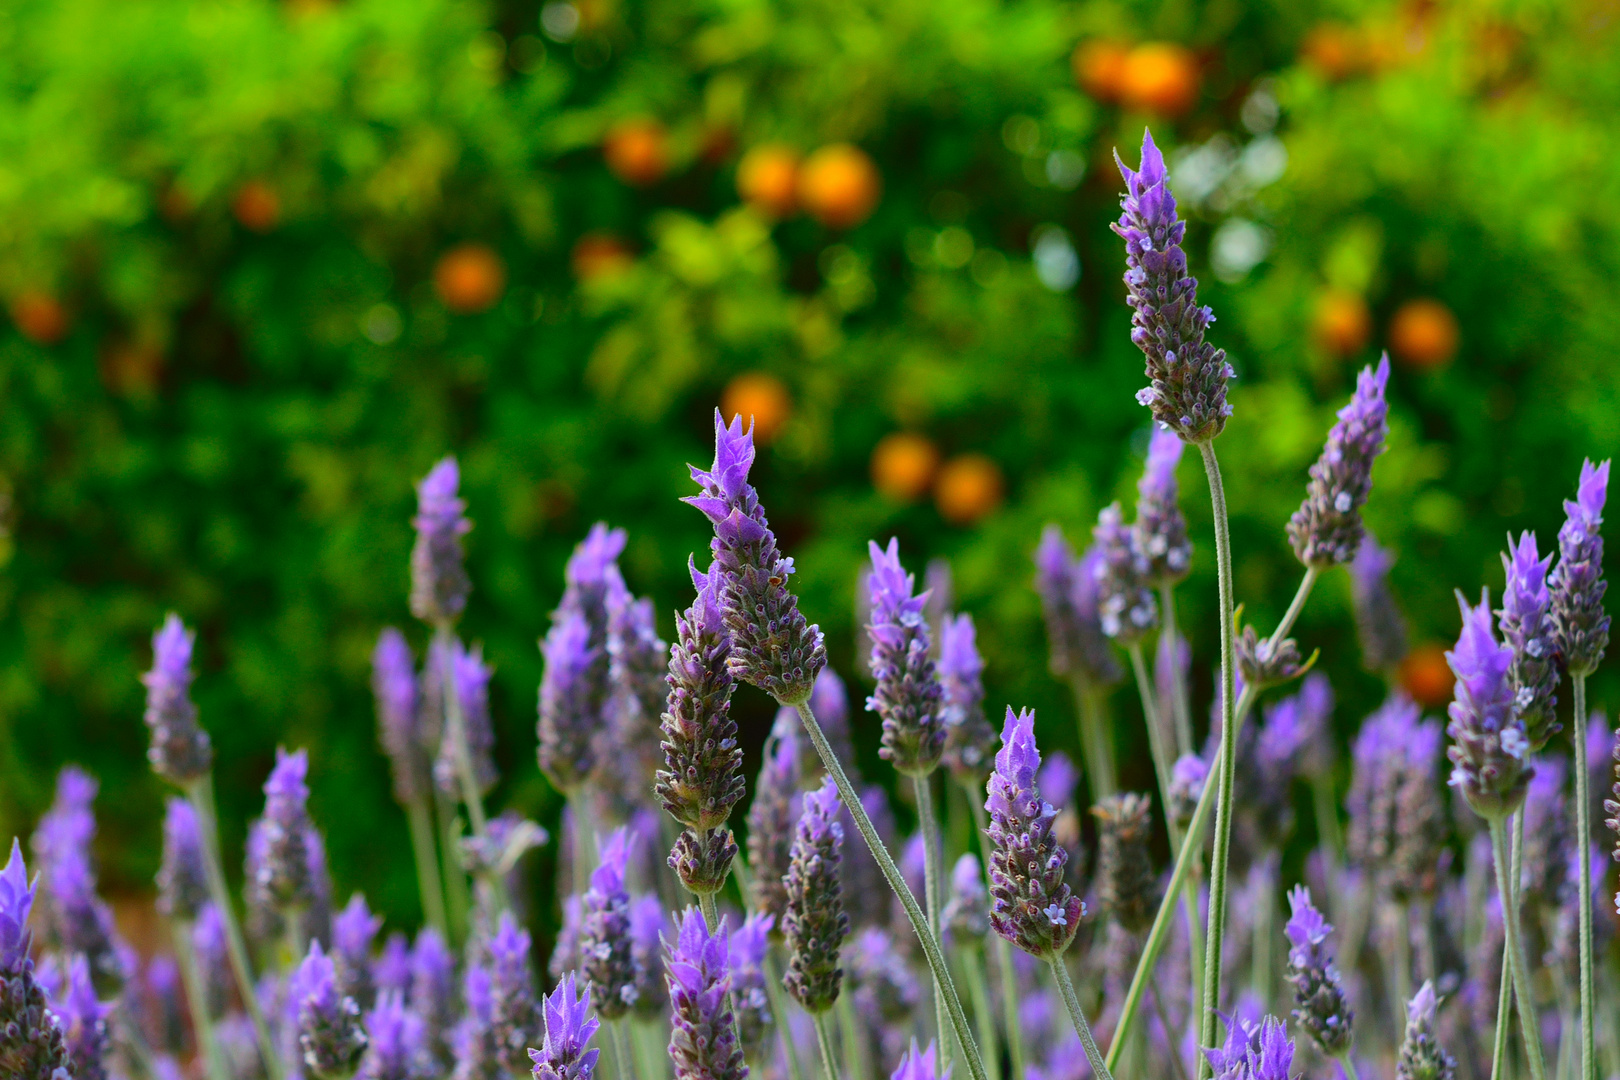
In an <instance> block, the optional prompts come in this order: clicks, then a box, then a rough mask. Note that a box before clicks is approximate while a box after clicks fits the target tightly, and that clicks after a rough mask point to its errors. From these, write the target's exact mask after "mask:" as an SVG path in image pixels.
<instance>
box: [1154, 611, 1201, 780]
mask: <svg viewBox="0 0 1620 1080" xmlns="http://www.w3.org/2000/svg"><path fill="white" fill-rule="evenodd" d="M1159 608H1160V612H1159V617H1160V619H1162V620H1163V622H1162V624H1161V625H1162V626H1163V630H1162V631H1161V632H1162V633H1163V634H1164V636H1165V640H1166V642H1167V646H1166V649H1165V651H1166V652H1168V653H1169V654H1170V656H1169V660H1170V717H1171V719H1172V720H1173V721H1174V724H1175V731H1176V755H1177V756H1178V757H1179V756H1180V755H1182V754H1190V753H1192V750H1193V739H1192V709H1191V708H1190V707H1189V706H1188V704H1187V680H1186V679H1185V678H1184V677H1183V676H1182V673H1181V657H1179V656H1177V655H1176V653H1177V651H1178V649H1179V648H1180V647H1179V646H1178V645H1177V644H1176V639H1177V638H1178V637H1179V636H1180V628H1179V627H1177V626H1176V587H1175V586H1174V585H1171V584H1170V583H1169V582H1165V583H1164V584H1163V585H1160V586H1159Z"/></svg>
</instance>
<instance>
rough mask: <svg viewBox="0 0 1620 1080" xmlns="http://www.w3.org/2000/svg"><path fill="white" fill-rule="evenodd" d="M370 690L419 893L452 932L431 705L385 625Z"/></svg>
mask: <svg viewBox="0 0 1620 1080" xmlns="http://www.w3.org/2000/svg"><path fill="white" fill-rule="evenodd" d="M371 690H372V694H373V695H374V696H375V698H376V701H377V734H378V740H379V741H380V742H381V743H382V746H383V749H384V750H385V751H386V752H387V754H388V757H389V761H390V763H391V765H392V766H393V776H394V798H395V799H396V800H398V802H399V804H400V805H401V806H402V807H404V808H405V815H406V819H407V821H408V822H409V824H410V830H411V854H412V856H413V858H414V860H415V862H416V884H417V891H418V893H419V894H420V895H421V898H422V912H423V914H424V915H425V916H426V917H427V920H428V922H429V923H430V924H431V925H432V926H434V927H436V928H437V929H438V931H439V932H440V933H441V934H443V933H447V932H448V924H447V923H446V922H445V911H444V883H443V881H442V880H441V879H440V877H439V854H438V850H437V847H436V844H435V841H434V838H433V810H432V800H433V786H432V768H431V766H430V764H429V761H428V747H429V746H430V745H431V742H432V740H431V739H430V732H429V731H428V730H427V729H428V724H427V719H428V705H427V703H426V702H425V701H423V694H422V692H421V687H420V686H419V684H418V682H417V678H416V661H415V658H414V657H412V655H411V647H410V646H409V645H408V644H406V642H405V635H404V634H401V633H400V632H399V631H398V630H397V629H395V628H394V627H392V626H390V627H386V628H385V629H384V630H383V631H382V633H381V634H379V635H378V637H377V646H376V648H375V649H373V650H372V653H371Z"/></svg>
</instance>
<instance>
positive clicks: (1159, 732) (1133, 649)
mask: <svg viewBox="0 0 1620 1080" xmlns="http://www.w3.org/2000/svg"><path fill="white" fill-rule="evenodd" d="M1130 654H1131V670H1132V671H1134V672H1135V673H1136V692H1137V694H1138V695H1140V696H1141V698H1142V719H1143V720H1144V721H1145V722H1146V724H1147V734H1148V752H1149V753H1150V754H1151V755H1152V756H1153V773H1154V775H1155V776H1156V777H1157V778H1158V781H1159V805H1160V807H1161V808H1162V809H1163V811H1164V828H1165V831H1166V832H1167V833H1169V834H1170V857H1171V858H1175V856H1176V855H1177V853H1179V852H1180V851H1181V830H1180V829H1179V828H1177V826H1176V823H1175V821H1174V820H1172V819H1171V817H1170V764H1171V763H1170V761H1169V760H1168V757H1169V748H1168V747H1166V746H1165V745H1164V730H1163V729H1162V728H1161V727H1160V726H1159V708H1158V705H1157V704H1156V703H1155V701H1154V695H1153V683H1152V681H1151V680H1150V679H1149V678H1148V670H1147V661H1146V660H1144V659H1143V658H1142V646H1141V644H1140V643H1136V642H1133V643H1132V644H1131V646H1130Z"/></svg>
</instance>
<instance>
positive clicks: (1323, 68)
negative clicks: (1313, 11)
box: [1299, 22, 1367, 81]
mask: <svg viewBox="0 0 1620 1080" xmlns="http://www.w3.org/2000/svg"><path fill="white" fill-rule="evenodd" d="M1299 58H1300V60H1302V61H1303V62H1304V64H1305V66H1306V67H1308V68H1310V69H1311V70H1313V71H1315V72H1316V73H1317V74H1318V75H1321V76H1322V77H1323V78H1325V79H1330V80H1334V81H1337V80H1339V79H1345V78H1348V77H1349V76H1351V75H1354V74H1356V73H1357V72H1359V71H1361V70H1362V69H1363V68H1364V67H1366V63H1367V45H1366V42H1365V41H1364V40H1363V38H1362V34H1361V33H1360V32H1359V31H1358V30H1356V29H1355V28H1354V27H1351V26H1345V25H1344V24H1343V23H1335V22H1323V23H1317V24H1316V25H1315V26H1313V27H1311V29H1310V31H1309V32H1308V33H1306V35H1305V39H1304V40H1303V41H1301V42H1300V45H1299Z"/></svg>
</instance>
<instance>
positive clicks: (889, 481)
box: [872, 431, 939, 502]
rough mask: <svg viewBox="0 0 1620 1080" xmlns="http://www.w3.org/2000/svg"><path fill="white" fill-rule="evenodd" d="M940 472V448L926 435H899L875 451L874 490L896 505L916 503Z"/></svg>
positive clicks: (889, 437)
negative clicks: (893, 501) (896, 503)
mask: <svg viewBox="0 0 1620 1080" xmlns="http://www.w3.org/2000/svg"><path fill="white" fill-rule="evenodd" d="M938 469H939V448H938V447H937V446H935V445H934V443H933V440H931V439H929V438H928V436H926V435H919V434H917V433H916V432H913V431H896V432H893V433H891V434H889V435H885V436H883V438H881V439H879V440H878V444H877V446H876V447H874V448H873V450H872V486H873V487H875V488H877V489H878V491H879V492H880V493H881V494H883V495H885V496H887V497H888V498H891V499H894V500H895V501H897V502H915V501H916V500H917V499H920V498H922V496H923V495H924V494H925V493H926V492H927V491H928V486H929V485H930V484H932V483H933V482H934V473H935V472H936V471H937V470H938Z"/></svg>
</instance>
